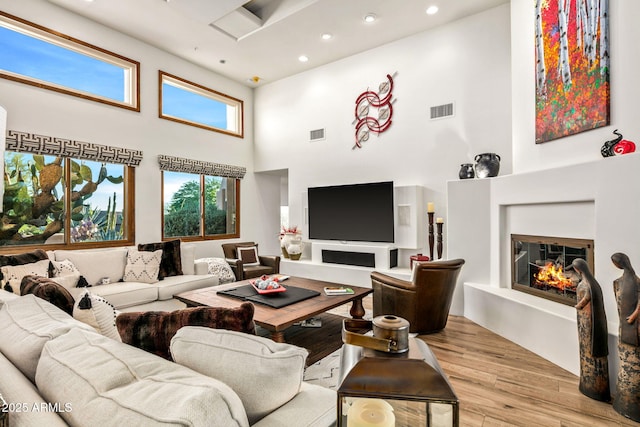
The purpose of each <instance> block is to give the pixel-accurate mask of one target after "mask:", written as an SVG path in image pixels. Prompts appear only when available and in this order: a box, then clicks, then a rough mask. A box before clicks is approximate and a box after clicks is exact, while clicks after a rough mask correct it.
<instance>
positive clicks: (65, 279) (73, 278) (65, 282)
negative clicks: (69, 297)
mask: <svg viewBox="0 0 640 427" xmlns="http://www.w3.org/2000/svg"><path fill="white" fill-rule="evenodd" d="M80 277H81V276H80V273H77V274H70V275H68V276H58V277H52V278H51V280H53V281H54V282H56V283H57V284H59V285H62V286H64V287H65V288H66V289H73V288H76V287H78V282H79V281H80Z"/></svg>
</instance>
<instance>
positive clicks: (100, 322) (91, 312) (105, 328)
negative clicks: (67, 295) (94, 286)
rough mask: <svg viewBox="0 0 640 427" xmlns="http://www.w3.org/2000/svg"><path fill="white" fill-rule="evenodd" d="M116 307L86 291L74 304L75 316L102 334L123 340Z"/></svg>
mask: <svg viewBox="0 0 640 427" xmlns="http://www.w3.org/2000/svg"><path fill="white" fill-rule="evenodd" d="M117 315H118V313H117V312H116V309H115V308H114V307H113V305H111V303H109V301H107V300H106V299H104V298H102V297H101V296H99V295H93V294H92V293H91V292H89V291H86V290H85V291H84V292H83V293H82V294H81V295H80V296H79V297H78V298H77V299H76V303H75V304H74V305H73V318H74V319H76V320H79V321H81V322H84V323H86V324H87V325H89V326H91V327H93V328H94V329H95V330H96V331H98V333H100V335H104V336H105V337H107V338H111V339H114V340H116V341H120V342H122V339H121V338H120V334H119V333H118V328H117V327H116V316H117Z"/></svg>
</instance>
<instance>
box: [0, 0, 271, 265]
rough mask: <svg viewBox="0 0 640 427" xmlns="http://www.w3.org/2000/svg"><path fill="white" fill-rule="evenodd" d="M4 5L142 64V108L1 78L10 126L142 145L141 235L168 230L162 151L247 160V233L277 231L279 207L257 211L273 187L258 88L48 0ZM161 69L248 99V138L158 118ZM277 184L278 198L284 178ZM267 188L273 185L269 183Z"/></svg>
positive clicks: (205, 249)
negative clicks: (259, 156)
mask: <svg viewBox="0 0 640 427" xmlns="http://www.w3.org/2000/svg"><path fill="white" fill-rule="evenodd" d="M0 9H1V10H3V11H5V12H7V13H10V14H12V15H16V16H19V17H21V18H23V19H26V20H29V21H32V22H35V23H37V24H40V25H43V26H45V27H48V28H51V29H53V30H56V31H59V32H61V33H64V34H67V35H70V36H72V37H75V38H77V39H80V40H83V41H85V42H88V43H91V44H94V45H96V46H100V47H102V48H105V49H107V50H110V51H112V52H115V53H118V54H120V55H123V56H126V57H128V58H131V59H134V60H137V61H139V62H140V63H141V66H140V69H141V95H140V96H141V99H140V103H141V111H140V112H139V113H137V112H132V111H128V110H124V109H121V108H116V107H112V106H107V105H102V104H99V103H96V102H92V101H87V100H83V99H80V98H76V97H73V96H69V95H63V94H58V93H56V92H52V91H48V90H44V89H38V88H36V87H32V86H28V85H24V84H21V83H17V82H13V81H9V80H5V79H0V104H1V105H3V106H4V107H5V108H6V109H7V112H8V121H7V128H8V129H15V130H20V131H26V132H33V133H37V134H42V135H51V136H57V137H62V138H69V139H75V140H80V141H87V142H93V143H97V144H105V145H113V146H122V147H133V148H137V149H141V150H143V153H144V158H143V160H142V163H141V164H140V166H139V167H138V168H137V169H136V206H135V209H136V240H137V241H138V242H149V241H158V240H159V239H160V237H161V216H160V213H161V194H160V171H159V168H158V162H157V155H158V154H167V155H173V156H179V157H186V158H193V159H203V160H208V161H212V162H218V163H225V164H231V165H238V166H245V167H247V175H246V178H245V179H244V180H243V181H242V185H241V235H242V237H243V238H246V239H251V240H257V241H262V240H261V238H262V236H260V234H259V233H258V231H261V230H263V229H265V228H266V227H264V226H262V221H265V222H266V221H269V222H271V221H273V227H274V233H275V232H276V231H277V227H278V224H279V213H278V212H276V213H271V212H270V213H269V216H267V215H255V212H256V211H258V210H260V209H261V206H260V200H259V197H258V196H259V194H265V193H268V192H269V191H271V190H265V188H260V189H258V188H257V185H256V182H255V178H254V174H253V134H254V133H253V99H252V98H253V93H252V89H250V88H247V87H245V86H242V85H240V84H238V83H235V82H233V81H231V80H229V79H227V78H224V77H222V76H219V75H217V74H214V73H212V72H210V71H207V70H204V69H202V68H200V67H198V66H195V65H193V64H191V63H189V62H186V61H183V60H181V59H179V58H177V57H175V56H173V55H170V54H168V53H165V52H163V51H160V50H158V49H156V48H154V47H151V46H149V45H147V44H145V43H142V42H140V41H137V40H135V39H132V38H130V37H127V36H125V35H123V34H121V33H119V32H116V31H113V30H111V29H109V28H106V27H104V26H101V25H99V24H96V23H95V22H92V21H89V20H87V19H84V18H81V17H79V16H77V15H75V14H72V13H69V12H67V11H65V10H64V9H61V8H58V7H57V6H54V5H52V4H51V3H49V2H47V1H44V0H21V1H19V2H18V1H12V0H0ZM158 70H163V71H167V72H169V73H171V74H175V75H178V76H181V77H183V78H185V79H188V80H191V81H194V82H197V83H199V84H202V85H205V86H208V87H211V88H213V89H216V90H219V91H221V92H224V93H226V94H228V95H230V96H233V97H235V98H239V99H242V100H244V108H245V110H244V118H245V137H244V139H239V138H235V137H231V136H227V135H223V134H220V133H217V132H211V131H206V130H203V129H199V128H195V127H192V126H186V125H182V124H179V123H174V122H170V121H167V120H161V119H159V118H158V93H157V91H158ZM273 185H275V186H276V187H275V191H276V197H277V194H279V193H278V192H279V183H275V184H273ZM263 187H266V188H268V187H269V183H268V182H267V183H265V184H264V185H263ZM258 190H260V191H258ZM271 215H273V217H272V216H271ZM245 236H246V237H245ZM197 255H198V256H215V255H217V256H222V250H221V248H220V241H209V242H202V243H198V252H197Z"/></svg>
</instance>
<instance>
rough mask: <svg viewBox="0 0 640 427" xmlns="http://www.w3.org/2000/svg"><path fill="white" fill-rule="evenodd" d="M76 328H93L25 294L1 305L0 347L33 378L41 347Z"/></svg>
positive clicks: (43, 301) (17, 365) (91, 329)
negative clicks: (0, 337) (0, 333)
mask: <svg viewBox="0 0 640 427" xmlns="http://www.w3.org/2000/svg"><path fill="white" fill-rule="evenodd" d="M75 328H80V329H85V330H90V331H93V328H91V327H90V326H88V325H85V324H84V323H82V322H78V321H77V320H74V319H73V318H72V317H71V316H69V315H68V314H66V313H65V312H64V311H62V310H60V309H59V308H58V307H56V306H54V305H52V304H49V303H48V302H47V301H45V300H43V299H41V298H38V297H36V296H35V295H24V296H22V297H20V298H16V299H13V300H9V301H6V302H5V303H4V305H3V306H2V309H0V331H2V339H0V351H1V352H2V353H3V354H4V355H5V356H6V357H7V359H9V360H10V361H11V362H12V363H13V364H14V365H15V366H16V367H17V368H18V369H20V371H21V372H22V373H23V374H24V375H25V376H26V377H27V378H29V379H30V380H31V381H34V379H35V375H36V366H37V365H38V359H40V353H41V352H42V347H44V345H45V344H46V343H47V341H50V340H52V339H54V338H56V337H58V336H60V335H63V334H66V333H67V332H69V331H70V330H71V329H75Z"/></svg>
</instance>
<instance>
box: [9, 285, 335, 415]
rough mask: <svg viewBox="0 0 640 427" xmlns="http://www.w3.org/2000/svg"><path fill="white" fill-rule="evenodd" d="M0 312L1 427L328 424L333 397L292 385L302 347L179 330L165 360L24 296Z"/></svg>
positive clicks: (301, 361) (317, 389)
mask: <svg viewBox="0 0 640 427" xmlns="http://www.w3.org/2000/svg"><path fill="white" fill-rule="evenodd" d="M0 306H1V308H0V331H2V332H0V333H1V334H2V339H0V372H2V375H0V395H1V396H2V399H3V400H4V402H5V403H6V406H5V407H4V408H3V412H5V416H6V417H8V419H5V420H4V421H5V422H7V421H8V425H9V426H10V427H25V426H27V427H30V426H34V427H35V426H38V427H39V426H47V427H56V426H66V425H72V426H101V427H109V426H118V427H119V426H123V425H135V426H193V427H198V426H207V427H218V426H219V427H234V426H241V427H246V426H250V425H252V426H256V427H276V426H278V427H279V426H296V427H298V426H299V427H304V426H313V427H321V426H332V425H335V420H336V400H337V396H336V393H335V392H334V391H332V390H329V389H326V388H324V387H320V386H317V385H312V384H308V383H305V382H303V381H302V372H303V369H304V361H305V358H306V350H304V349H301V348H298V347H295V346H291V345H288V344H280V343H274V342H272V341H270V340H268V339H265V338H261V337H257V336H254V335H250V334H243V333H240V332H231V331H221V330H214V329H209V328H199V327H184V328H182V329H180V331H179V334H176V336H175V337H174V340H172V343H171V347H172V353H174V352H175V354H176V355H179V357H176V360H178V361H179V362H180V363H174V362H171V361H168V360H165V359H162V358H160V357H157V356H155V355H153V354H150V353H147V352H145V351H143V350H140V349H138V348H135V347H132V346H129V345H127V344H123V343H122V342H119V341H117V340H114V339H110V338H107V337H105V336H103V335H100V334H98V333H97V332H96V330H94V329H93V328H92V327H90V326H88V325H86V324H84V323H82V322H79V321H77V320H75V319H74V318H72V317H71V316H69V315H67V314H66V313H64V312H63V311H62V310H60V309H58V308H57V307H55V306H53V305H52V304H49V303H48V302H46V301H44V300H42V299H40V298H38V297H35V296H34V295H25V296H16V295H14V294H11V293H8V292H5V291H2V290H0ZM174 346H175V349H174ZM209 360H215V361H216V365H215V367H214V366H211V365H210V364H209V363H207V361H209ZM234 366H235V367H236V368H233V367H234ZM2 403H3V402H2V401H1V400H0V406H2Z"/></svg>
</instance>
